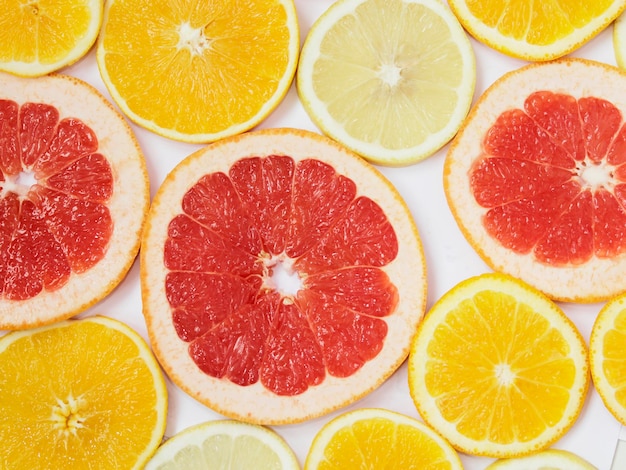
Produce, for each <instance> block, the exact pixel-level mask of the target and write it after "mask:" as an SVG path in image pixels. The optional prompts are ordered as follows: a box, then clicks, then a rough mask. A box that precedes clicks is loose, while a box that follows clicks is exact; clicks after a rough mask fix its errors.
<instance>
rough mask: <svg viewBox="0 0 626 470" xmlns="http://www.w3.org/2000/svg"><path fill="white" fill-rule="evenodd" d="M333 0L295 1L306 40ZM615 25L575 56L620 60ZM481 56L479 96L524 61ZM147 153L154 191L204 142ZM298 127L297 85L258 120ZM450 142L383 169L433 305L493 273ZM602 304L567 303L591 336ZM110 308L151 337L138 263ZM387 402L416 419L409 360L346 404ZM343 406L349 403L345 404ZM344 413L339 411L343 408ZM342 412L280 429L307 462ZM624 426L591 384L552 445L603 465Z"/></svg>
mask: <svg viewBox="0 0 626 470" xmlns="http://www.w3.org/2000/svg"><path fill="white" fill-rule="evenodd" d="M332 3H333V1H331V0H296V7H297V10H298V15H299V21H300V33H301V41H303V40H304V38H305V36H306V33H307V32H308V30H309V28H310V26H311V24H312V23H313V22H314V20H315V19H316V18H317V17H318V16H319V15H320V14H321V13H322V12H323V11H325V10H326V8H328V7H329V6H330V5H331V4H332ZM611 31H612V29H611V28H609V29H608V30H605V31H604V32H603V33H601V34H600V35H599V36H597V37H596V38H595V39H593V40H592V41H591V42H590V43H588V44H587V45H585V46H584V47H582V48H581V49H579V50H578V51H576V52H575V53H574V54H572V55H574V56H579V57H587V58H592V59H596V60H600V61H603V62H606V63H609V64H615V58H614V53H613V45H612V37H611ZM472 45H473V47H474V51H475V54H476V62H477V82H476V93H475V99H476V98H477V97H478V96H479V95H480V94H481V93H482V92H483V91H484V90H485V89H486V88H487V87H488V86H489V85H490V84H491V83H492V82H493V81H494V80H495V79H496V78H498V77H499V76H500V75H502V74H503V73H504V72H506V71H509V70H512V69H515V68H518V67H519V66H521V65H524V64H525V62H523V61H519V60H513V59H511V58H508V57H506V56H504V55H502V54H499V53H497V52H495V51H493V50H491V49H489V48H488V47H486V46H484V45H482V44H479V43H477V42H476V41H474V40H472ZM62 72H63V73H68V74H71V75H75V76H77V77H79V78H82V79H84V80H86V81H87V82H89V83H91V84H92V85H94V86H95V87H96V88H97V89H99V90H100V91H101V92H102V93H103V94H104V95H105V97H107V98H108V99H109V100H110V101H111V98H110V95H109V94H108V93H107V91H106V88H105V87H104V85H103V83H102V81H101V79H100V76H99V73H98V69H97V66H96V62H95V54H94V51H93V50H92V51H91V52H90V53H89V54H88V55H87V56H86V57H85V58H84V59H83V60H81V61H80V62H78V63H76V64H74V65H73V66H72V67H69V68H67V69H65V70H63V71H62ZM625 92H626V91H625ZM131 126H132V127H133V129H134V130H135V132H136V136H137V138H138V140H139V143H140V145H141V147H142V149H143V152H144V154H145V156H146V159H147V165H148V170H149V175H150V179H151V192H152V194H154V193H155V191H156V189H157V188H158V186H159V184H160V183H161V181H162V180H163V179H164V177H165V176H166V174H167V173H168V172H169V171H170V170H171V169H172V168H173V167H174V166H175V165H176V164H177V163H178V162H179V161H180V160H181V159H183V158H184V157H186V156H187V155H189V154H190V153H192V152H193V151H194V150H196V149H198V148H200V147H201V146H200V145H192V144H183V143H179V142H174V141H170V140H167V139H164V138H161V137H159V136H156V135H154V134H152V133H150V132H148V131H146V130H144V129H141V128H138V127H137V126H135V125H132V124H131ZM259 127H263V128H268V127H297V128H303V129H309V130H313V131H318V129H317V128H316V127H315V126H314V125H313V124H312V123H311V121H310V120H309V118H308V116H307V115H306V114H305V112H304V110H303V108H302V107H301V105H300V103H299V101H298V97H297V93H296V90H295V87H294V86H293V85H292V87H291V89H290V91H289V93H288V95H287V96H286V98H285V99H284V101H283V102H282V103H281V104H280V106H279V107H278V108H277V109H276V110H275V111H274V112H273V113H272V114H271V116H269V117H268V119H266V120H265V121H264V122H263V123H262V125H261V126H259ZM446 149H447V147H444V148H443V149H442V150H441V151H439V152H438V153H436V154H435V155H433V156H432V157H430V158H429V159H427V160H425V161H423V162H420V163H418V164H415V165H412V166H409V167H406V168H381V170H382V171H383V173H384V174H385V175H386V176H387V177H388V178H389V179H390V180H391V181H392V182H393V183H394V185H395V186H396V187H397V189H398V190H399V192H400V193H401V194H402V196H403V197H404V198H405V200H406V201H407V203H408V206H409V208H410V210H411V212H412V214H413V216H414V218H415V220H416V223H417V226H418V228H419V230H420V234H421V237H422V242H423V245H424V249H425V252H426V257H427V266H428V281H429V288H428V296H429V298H428V307H430V306H431V305H432V304H433V302H434V301H435V300H436V299H438V298H439V297H440V296H441V295H442V294H444V293H445V292H446V291H447V290H448V289H450V288H451V287H452V286H454V285H455V284H456V283H458V282H459V281H461V280H463V279H465V278H467V277H470V276H473V275H477V274H481V273H484V272H487V271H489V268H488V267H487V266H486V265H485V264H484V263H483V262H482V261H481V260H480V258H479V257H478V256H477V255H476V254H475V253H474V251H473V250H472V248H471V247H470V246H469V244H468V243H467V242H466V240H465V239H464V238H463V237H462V235H461V233H460V231H459V230H458V228H457V226H456V224H455V222H454V220H453V218H452V216H451V214H450V212H449V210H448V207H447V205H446V201H445V197H444V192H443V187H442V167H443V161H444V158H445V152H446ZM601 306H602V305H601V304H591V305H573V304H564V305H562V307H563V309H564V310H565V311H566V313H567V314H568V315H569V316H570V317H571V318H572V319H573V321H574V322H575V323H576V324H577V325H578V327H579V329H580V331H581V333H582V335H583V336H584V337H585V339H586V340H588V338H589V333H590V330H591V326H592V324H593V320H594V319H595V316H596V315H597V313H598V311H599V309H600V308H601ZM94 313H99V314H105V315H109V316H111V317H115V318H117V319H120V320H122V321H124V322H126V323H127V324H129V325H130V326H132V327H133V328H134V329H136V330H137V331H138V332H139V333H141V334H142V335H143V336H144V338H146V339H147V334H146V329H145V324H144V320H143V316H142V314H141V298H140V287H139V266H138V262H135V264H134V266H133V267H132V269H131V271H130V272H129V273H128V276H127V277H126V279H125V280H124V281H123V283H122V284H121V285H120V286H119V287H118V288H117V289H116V290H115V291H114V292H113V293H112V294H111V295H110V296H109V297H108V298H106V299H104V300H103V301H102V302H100V303H99V304H98V305H96V306H95V307H93V308H91V309H90V310H89V311H87V312H85V313H84V314H83V315H91V314H94ZM168 390H169V400H170V408H169V415H168V426H167V430H166V435H168V436H171V435H173V434H174V433H176V432H178V431H180V430H182V429H184V428H185V427H187V426H189V425H192V424H195V423H199V422H202V421H206V420H212V419H219V418H222V416H220V415H218V414H216V413H214V412H212V411H211V410H209V409H207V408H206V407H204V406H203V405H201V404H199V403H197V402H195V401H194V400H193V399H191V398H190V397H188V396H187V395H186V394H185V393H183V392H181V391H180V390H179V389H178V388H177V387H176V386H174V385H172V384H171V383H169V382H168ZM369 406H375V407H384V408H388V409H391V410H395V411H398V412H402V413H404V414H407V415H409V416H412V417H419V416H418V414H417V412H416V409H415V407H414V405H413V403H412V402H411V399H410V396H409V392H408V385H407V371H406V365H404V366H402V367H401V368H400V369H399V370H398V371H397V372H396V373H395V374H394V375H393V376H392V377H391V378H390V379H389V380H388V381H387V382H386V383H385V384H383V385H382V386H381V387H380V388H379V389H378V390H376V391H375V392H373V393H372V394H370V395H369V396H367V397H365V398H364V399H362V400H361V401H359V402H358V403H355V404H353V405H352V406H351V407H349V408H348V409H353V408H357V407H369ZM341 411H346V409H344V410H341ZM341 411H340V412H341ZM338 413H339V412H336V413H333V414H331V415H328V416H325V417H322V418H318V419H314V420H312V421H309V422H306V423H302V424H297V425H288V426H279V427H276V428H275V429H276V430H277V431H278V432H279V434H281V435H282V436H283V437H284V438H285V439H286V440H287V442H288V443H289V444H290V445H291V447H292V448H293V449H294V451H295V452H296V454H297V455H298V457H299V459H300V462H301V463H302V464H303V463H304V459H305V456H306V453H307V451H308V448H309V446H310V444H311V441H312V439H313V437H314V435H315V434H316V432H317V431H318V430H319V429H320V427H321V426H322V425H323V424H324V423H326V422H327V421H328V420H329V419H331V418H332V417H334V416H336V415H337V414H338ZM619 430H620V426H619V424H618V423H617V421H616V420H615V419H614V418H613V417H612V416H610V415H609V413H608V412H607V411H606V410H605V408H604V406H603V404H602V402H601V401H600V399H599V396H598V395H597V393H596V392H595V390H593V389H592V390H590V392H589V396H588V399H587V403H586V405H585V407H584V409H583V410H582V414H581V416H580V418H579V419H578V421H577V423H576V424H575V425H574V427H573V428H572V429H571V430H570V432H569V433H568V434H567V435H566V436H565V437H564V438H563V439H561V440H560V441H559V442H558V443H557V444H556V445H555V446H554V447H558V448H563V449H569V450H571V451H573V452H576V453H578V454H579V455H581V456H582V457H584V458H585V459H587V460H589V461H590V462H591V463H592V464H594V465H595V466H597V467H598V468H599V469H602V470H608V469H609V468H610V466H611V461H612V457H613V453H614V450H615V445H616V442H617V439H618V434H619ZM461 458H462V460H463V463H464V465H465V467H466V469H470V470H471V469H483V468H485V466H486V465H487V464H488V463H489V462H491V460H490V459H485V458H476V457H469V456H465V455H462V456H461Z"/></svg>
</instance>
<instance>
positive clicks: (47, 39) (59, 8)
mask: <svg viewBox="0 0 626 470" xmlns="http://www.w3.org/2000/svg"><path fill="white" fill-rule="evenodd" d="M102 9H103V0H63V1H57V0H38V1H32V2H23V1H17V0H0V10H1V11H2V15H0V31H2V34H0V70H2V71H4V72H10V73H12V74H15V75H21V76H25V77H36V76H40V75H45V74H47V73H50V72H53V71H55V70H59V69H61V68H62V67H65V66H68V65H70V64H73V63H74V62H76V61H77V60H79V59H81V58H82V57H83V56H84V55H85V54H86V53H87V52H88V51H89V49H91V46H93V44H94V43H95V42H96V38H97V37H98V32H99V31H100V25H101V24H102Z"/></svg>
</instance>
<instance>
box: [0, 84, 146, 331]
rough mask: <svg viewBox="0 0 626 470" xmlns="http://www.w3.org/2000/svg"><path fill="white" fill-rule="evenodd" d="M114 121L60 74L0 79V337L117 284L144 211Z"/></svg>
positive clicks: (125, 142) (131, 158) (137, 173)
mask: <svg viewBox="0 0 626 470" xmlns="http://www.w3.org/2000/svg"><path fill="white" fill-rule="evenodd" d="M148 203H149V191H148V177H147V172H146V168H145V162H144V159H143V155H142V154H141V151H140V149H139V146H138V145H137V142H136V140H135V138H134V136H133V134H132V132H131V130H130V128H129V127H128V125H127V124H126V123H125V121H124V120H123V118H122V117H121V116H120V115H119V114H118V113H117V112H116V111H115V110H114V109H113V108H112V106H111V105H110V104H109V103H108V102H107V101H106V100H105V99H104V98H103V97H102V96H101V95H100V94H99V93H98V91H97V90H95V89H94V88H92V87H91V86H89V85H87V84H86V83H84V82H82V81H80V80H78V79H75V78H72V77H69V76H64V75H54V76H47V77H41V78H38V79H26V78H17V77H13V76H11V75H8V74H1V75H0V220H2V224H1V225H0V329H16V328H26V327H31V326H35V325H38V324H44V323H49V322H52V321H55V320H59V319H62V318H68V317H70V316H73V315H75V314H77V313H79V312H81V311H82V310H84V309H85V308H87V307H89V306H90V305H92V304H94V303H95V302H97V301H99V300H100V299H102V298H103V297H104V296H106V295H107V294H108V293H109V292H111V290H112V289H113V288H114V287H115V286H116V285H117V284H118V283H119V282H120V281H121V280H122V278H123V277H124V276H125V274H126V272H127V270H128V269H129V268H130V266H131V264H132V262H133V261H134V259H135V256H136V254H137V250H138V249H139V242H140V232H141V230H142V226H143V221H144V219H145V214H146V213H147V210H148Z"/></svg>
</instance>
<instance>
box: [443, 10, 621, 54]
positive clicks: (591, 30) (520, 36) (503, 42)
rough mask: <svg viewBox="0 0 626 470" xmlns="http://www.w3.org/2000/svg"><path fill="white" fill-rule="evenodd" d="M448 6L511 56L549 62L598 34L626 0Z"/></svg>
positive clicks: (465, 23)
mask: <svg viewBox="0 0 626 470" xmlns="http://www.w3.org/2000/svg"><path fill="white" fill-rule="evenodd" d="M448 3H449V4H450V8H451V9H452V11H454V13H455V14H456V16H457V17H458V18H459V21H460V22H461V24H463V26H464V27H465V28H466V29H467V31H469V33H470V34H471V35H472V36H474V37H475V38H476V39H477V40H479V41H481V42H483V43H485V44H486V45H488V46H490V47H492V48H493V49H495V50H497V51H499V52H502V53H503V54H507V55H509V56H512V57H517V58H520V59H525V60H531V61H547V60H552V59H556V58H558V57H562V56H564V55H566V54H568V53H570V52H572V51H574V50H576V49H578V48H579V47H580V46H582V45H583V44H585V43H586V42H588V41H589V40H590V39H592V38H593V37H595V36H596V35H598V33H600V32H601V31H602V30H603V29H605V28H606V27H607V26H608V25H609V24H611V22H612V21H613V20H614V19H615V18H616V17H617V16H618V15H619V14H620V13H621V12H622V11H623V10H624V8H626V0H597V1H594V2H571V1H569V0H549V1H545V0H531V1H528V2H526V1H524V2H519V1H518V2H502V1H500V0H484V1H480V2H476V1H472V0H450V1H449V2H448Z"/></svg>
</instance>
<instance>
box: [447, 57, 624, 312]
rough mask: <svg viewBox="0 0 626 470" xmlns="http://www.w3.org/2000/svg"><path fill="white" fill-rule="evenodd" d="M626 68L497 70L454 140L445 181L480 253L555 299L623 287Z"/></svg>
mask: <svg viewBox="0 0 626 470" xmlns="http://www.w3.org/2000/svg"><path fill="white" fill-rule="evenodd" d="M625 86H626V74H625V73H624V72H622V71H621V70H619V69H618V68H617V67H613V66H610V65H606V64H600V63H597V62H592V61H589V60H584V59H561V60H558V61H554V62H550V63H540V64H532V65H528V66H525V67H522V68H520V69H518V70H515V71H513V72H510V73H508V74H506V75H504V76H503V77H501V78H500V79H499V80H497V81H496V82H495V83H494V84H493V85H492V86H491V87H490V88H489V89H488V90H487V91H486V92H485V93H484V94H483V96H482V97H481V98H480V100H479V101H478V103H477V104H476V106H475V107H474V109H473V110H472V111H471V113H470V115H469V117H468V119H467V121H466V122H465V125H464V126H463V128H462V129H461V131H460V132H459V134H458V135H457V137H456V138H455V139H454V140H453V142H452V143H451V145H450V148H449V150H448V154H447V157H446V161H445V167H444V188H445V193H446V198H447V201H448V204H449V206H450V209H451V210H452V213H453V215H454V217H455V219H456V221H457V223H458V225H459V227H460V229H461V230H462V232H463V234H464V235H465V237H466V238H467V240H468V241H469V243H470V244H471V245H472V247H473V248H474V249H475V250H476V251H477V252H478V254H479V255H480V256H481V257H482V258H483V259H484V260H485V261H486V262H487V264H488V265H489V266H491V267H492V268H493V269H494V270H496V271H502V272H506V273H509V274H511V275H513V276H515V277H518V278H521V279H523V280H524V281H526V282H527V283H529V284H531V285H533V286H534V287H536V288H538V289H540V290H542V291H543V292H545V293H546V294H547V295H548V296H550V297H552V298H553V299H556V300H564V301H575V302H595V301H600V300H605V299H608V298H610V297H612V296H614V295H616V294H618V293H620V292H623V291H624V290H625V289H626V284H624V281H623V280H624V276H626V209H624V207H626V184H625V183H626V166H624V163H626V158H624V155H626V152H625V150H624V149H626V126H624V116H626V106H625V105H624V102H623V99H622V95H623V90H624V87H625Z"/></svg>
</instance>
